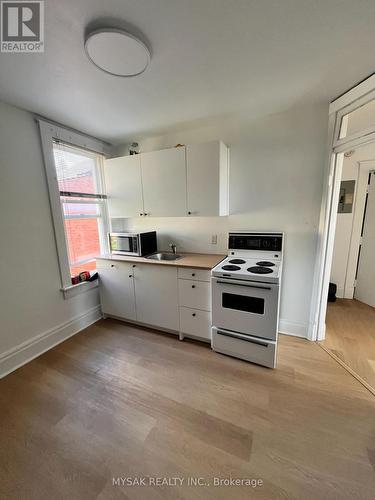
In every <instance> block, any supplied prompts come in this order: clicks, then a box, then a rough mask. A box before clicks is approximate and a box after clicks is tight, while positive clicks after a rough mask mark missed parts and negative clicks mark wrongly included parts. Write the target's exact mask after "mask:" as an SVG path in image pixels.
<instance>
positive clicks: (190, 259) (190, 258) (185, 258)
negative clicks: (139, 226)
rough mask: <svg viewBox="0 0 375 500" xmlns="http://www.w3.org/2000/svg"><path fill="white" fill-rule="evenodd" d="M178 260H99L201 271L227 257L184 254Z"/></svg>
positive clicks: (108, 257)
mask: <svg viewBox="0 0 375 500" xmlns="http://www.w3.org/2000/svg"><path fill="white" fill-rule="evenodd" d="M178 254H179V255H182V257H181V259H178V260H152V259H146V257H131V256H128V255H112V254H105V255H99V256H98V257H97V259H105V260H114V261H122V262H139V263H142V264H157V265H158V266H174V267H196V268H199V269H212V268H213V267H215V266H216V264H218V263H219V262H221V261H222V260H223V259H225V257H226V255H218V254H209V253H184V252H178Z"/></svg>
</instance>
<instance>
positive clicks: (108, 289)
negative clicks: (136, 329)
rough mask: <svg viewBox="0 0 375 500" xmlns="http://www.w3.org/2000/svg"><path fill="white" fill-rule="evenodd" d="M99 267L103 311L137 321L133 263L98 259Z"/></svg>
mask: <svg viewBox="0 0 375 500" xmlns="http://www.w3.org/2000/svg"><path fill="white" fill-rule="evenodd" d="M97 269H98V274H99V286H100V300H101V304H102V311H103V313H104V314H108V315H109V316H118V317H120V318H125V319H130V320H133V321H135V320H136V313H135V295H134V278H133V268H132V265H131V264H128V263H126V262H111V261H98V263H97Z"/></svg>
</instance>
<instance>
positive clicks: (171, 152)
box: [141, 147, 187, 217]
mask: <svg viewBox="0 0 375 500" xmlns="http://www.w3.org/2000/svg"><path fill="white" fill-rule="evenodd" d="M141 167H142V183H143V198H144V207H145V213H146V214H147V215H148V216H152V217H173V216H186V215H187V209H186V163H185V148H184V147H180V148H172V149H164V150H162V151H153V152H151V153H142V154H141Z"/></svg>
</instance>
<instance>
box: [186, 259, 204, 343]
mask: <svg viewBox="0 0 375 500" xmlns="http://www.w3.org/2000/svg"><path fill="white" fill-rule="evenodd" d="M209 276H210V271H207V270H204V269H194V268H185V269H183V268H180V269H178V299H179V304H180V339H181V340H182V339H183V338H184V337H185V336H187V337H189V336H191V337H196V338H199V339H201V340H206V341H210V340H211V283H210V281H209Z"/></svg>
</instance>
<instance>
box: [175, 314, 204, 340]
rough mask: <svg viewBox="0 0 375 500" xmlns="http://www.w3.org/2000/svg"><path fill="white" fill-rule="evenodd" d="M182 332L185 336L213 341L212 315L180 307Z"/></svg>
mask: <svg viewBox="0 0 375 500" xmlns="http://www.w3.org/2000/svg"><path fill="white" fill-rule="evenodd" d="M180 331H181V332H182V333H184V334H185V335H193V336H194V337H199V338H202V339H205V340H211V313H209V312H208V311H198V310H196V309H190V308H188V307H180Z"/></svg>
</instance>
